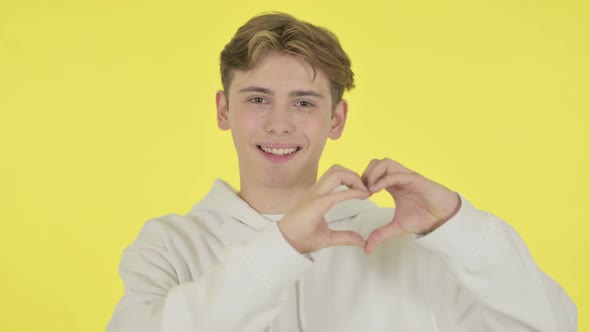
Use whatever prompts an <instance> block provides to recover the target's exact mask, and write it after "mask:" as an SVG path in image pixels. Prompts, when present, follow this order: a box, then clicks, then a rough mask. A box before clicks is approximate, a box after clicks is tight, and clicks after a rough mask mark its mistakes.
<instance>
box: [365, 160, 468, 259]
mask: <svg viewBox="0 0 590 332" xmlns="http://www.w3.org/2000/svg"><path fill="white" fill-rule="evenodd" d="M361 178H362V180H363V183H364V184H365V185H366V186H367V188H369V191H370V192H371V193H377V192H379V191H381V190H383V189H385V190H387V192H389V194H391V197H392V198H393V200H394V201H395V205H396V208H395V215H394V217H393V220H392V221H391V222H390V223H389V224H387V225H385V226H382V227H379V228H377V229H376V230H374V231H373V232H371V234H370V235H369V237H368V238H367V243H366V247H365V252H366V253H367V254H369V253H371V252H372V251H373V250H374V249H375V248H376V247H377V246H378V245H380V244H381V243H382V242H384V241H386V240H388V239H391V238H392V237H395V236H397V235H401V234H405V233H415V234H425V233H429V232H431V231H433V230H434V229H436V228H437V227H439V226H440V225H442V224H443V223H445V222H446V221H447V220H449V219H450V218H451V217H453V216H454V215H455V214H456V213H457V212H458V211H459V208H460V207H461V200H460V199H459V196H458V195H457V194H456V193H454V192H453V191H451V190H449V189H447V188H446V187H444V186H442V185H440V184H438V183H436V182H433V181H430V180H428V179H427V178H425V177H423V176H421V175H420V174H418V173H416V172H413V171H411V170H409V169H407V168H405V167H404V166H402V165H401V164H399V163H397V162H395V161H393V160H390V159H387V158H386V159H383V160H376V159H373V160H372V161H371V162H370V163H369V166H367V169H366V170H365V172H364V173H363V175H362V177H361Z"/></svg>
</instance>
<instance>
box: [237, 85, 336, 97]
mask: <svg viewBox="0 0 590 332" xmlns="http://www.w3.org/2000/svg"><path fill="white" fill-rule="evenodd" d="M243 92H258V93H263V94H266V95H269V96H273V95H274V92H273V91H272V90H270V89H267V88H263V87H259V86H249V87H245V88H242V89H240V91H238V93H243ZM306 96H312V97H318V98H324V96H323V95H322V94H321V93H319V92H317V91H314V90H295V91H291V92H289V97H306Z"/></svg>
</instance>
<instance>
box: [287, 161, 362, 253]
mask: <svg viewBox="0 0 590 332" xmlns="http://www.w3.org/2000/svg"><path fill="white" fill-rule="evenodd" d="M343 184H344V185H346V186H348V188H350V189H349V190H343V191H338V192H333V191H334V189H336V188H337V187H338V186H340V185H343ZM369 196H371V193H370V192H369V190H368V189H367V187H366V186H365V184H364V183H363V181H362V180H361V178H360V176H359V175H358V174H356V173H355V172H353V171H351V170H348V169H346V168H344V167H341V166H338V165H335V166H332V167H331V168H330V169H329V170H328V171H327V172H326V173H324V175H323V176H322V177H321V178H320V179H319V180H318V182H317V183H316V184H315V185H314V186H313V187H311V189H310V191H309V192H308V193H307V195H306V196H305V197H304V198H303V199H302V200H301V201H300V202H299V203H298V204H297V205H296V206H295V207H294V208H293V209H292V210H291V211H289V212H288V213H287V214H286V215H285V217H284V218H283V219H282V220H281V221H279V229H280V230H281V232H282V233H283V236H284V237H285V239H286V240H287V241H288V242H289V243H290V244H291V246H293V248H295V249H296V250H297V251H299V252H300V253H311V252H315V251H318V250H320V249H323V248H326V247H331V246H336V245H357V246H359V247H361V248H364V247H365V239H364V238H363V237H362V236H361V235H360V234H358V233H356V232H354V231H333V230H331V229H330V228H329V227H328V224H327V223H326V220H325V219H324V214H325V213H326V212H327V211H328V210H329V209H330V208H331V207H332V206H333V205H334V204H336V203H338V202H342V201H345V200H349V199H354V198H356V199H367V198H369Z"/></svg>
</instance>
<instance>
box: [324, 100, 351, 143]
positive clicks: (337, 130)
mask: <svg viewBox="0 0 590 332" xmlns="http://www.w3.org/2000/svg"><path fill="white" fill-rule="evenodd" d="M347 115H348V102H347V101H346V100H344V99H342V100H340V102H338V104H337V105H336V108H335V109H334V114H333V115H332V127H331V128H330V134H329V135H328V137H330V138H331V139H333V140H336V139H339V138H340V136H341V135H342V131H343V130H344V125H345V124H346V116H347Z"/></svg>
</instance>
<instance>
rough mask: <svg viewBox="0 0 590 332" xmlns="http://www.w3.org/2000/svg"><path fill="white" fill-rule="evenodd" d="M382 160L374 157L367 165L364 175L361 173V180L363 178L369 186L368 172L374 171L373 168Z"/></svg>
mask: <svg viewBox="0 0 590 332" xmlns="http://www.w3.org/2000/svg"><path fill="white" fill-rule="evenodd" d="M379 161H380V160H377V159H373V160H371V161H370V162H369V165H367V167H366V168H365V171H364V172H363V175H361V180H363V183H364V184H365V185H366V186H367V187H368V184H367V183H368V174H371V173H372V170H373V168H374V167H375V165H376V164H378V163H379Z"/></svg>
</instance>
